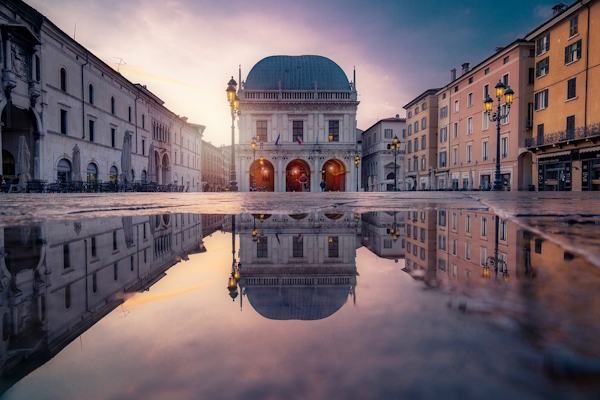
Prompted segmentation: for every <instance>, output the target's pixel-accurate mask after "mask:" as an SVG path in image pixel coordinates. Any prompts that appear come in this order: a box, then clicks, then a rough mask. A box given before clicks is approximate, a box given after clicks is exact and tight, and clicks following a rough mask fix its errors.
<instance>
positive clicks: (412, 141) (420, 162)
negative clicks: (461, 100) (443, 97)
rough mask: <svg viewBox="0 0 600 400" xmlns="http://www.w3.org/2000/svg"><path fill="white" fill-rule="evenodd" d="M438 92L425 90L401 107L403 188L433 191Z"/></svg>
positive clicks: (434, 184)
mask: <svg viewBox="0 0 600 400" xmlns="http://www.w3.org/2000/svg"><path fill="white" fill-rule="evenodd" d="M437 91H438V89H428V90H426V91H425V92H423V93H422V94H421V95H419V96H418V97H417V98H415V99H414V100H412V101H411V102H410V103H408V104H407V105H405V106H404V107H403V108H404V109H405V110H406V187H407V189H408V190H433V189H435V188H436V187H437V185H436V183H435V172H434V168H435V165H436V162H435V160H436V157H437V115H438V114H437V113H438V104H437V102H438V99H437V96H436V95H435V94H436V92H437Z"/></svg>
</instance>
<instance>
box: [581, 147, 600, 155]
mask: <svg viewBox="0 0 600 400" xmlns="http://www.w3.org/2000/svg"><path fill="white" fill-rule="evenodd" d="M595 151H600V146H594V147H586V148H585V149H581V150H579V152H580V153H593V152H595Z"/></svg>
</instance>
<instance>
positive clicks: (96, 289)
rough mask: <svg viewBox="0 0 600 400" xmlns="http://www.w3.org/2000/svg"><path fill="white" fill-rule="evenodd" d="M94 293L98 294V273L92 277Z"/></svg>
mask: <svg viewBox="0 0 600 400" xmlns="http://www.w3.org/2000/svg"><path fill="white" fill-rule="evenodd" d="M92 293H98V276H97V273H96V272H94V274H93V275H92Z"/></svg>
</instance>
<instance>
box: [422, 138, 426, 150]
mask: <svg viewBox="0 0 600 400" xmlns="http://www.w3.org/2000/svg"><path fill="white" fill-rule="evenodd" d="M426 148H427V137H426V136H421V150H425V149H426Z"/></svg>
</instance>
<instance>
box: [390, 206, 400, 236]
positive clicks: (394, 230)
mask: <svg viewBox="0 0 600 400" xmlns="http://www.w3.org/2000/svg"><path fill="white" fill-rule="evenodd" d="M388 233H389V234H390V235H392V240H393V241H394V242H395V241H396V240H398V236H400V231H399V230H398V224H397V223H396V211H394V222H393V223H392V227H391V228H390V229H388Z"/></svg>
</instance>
